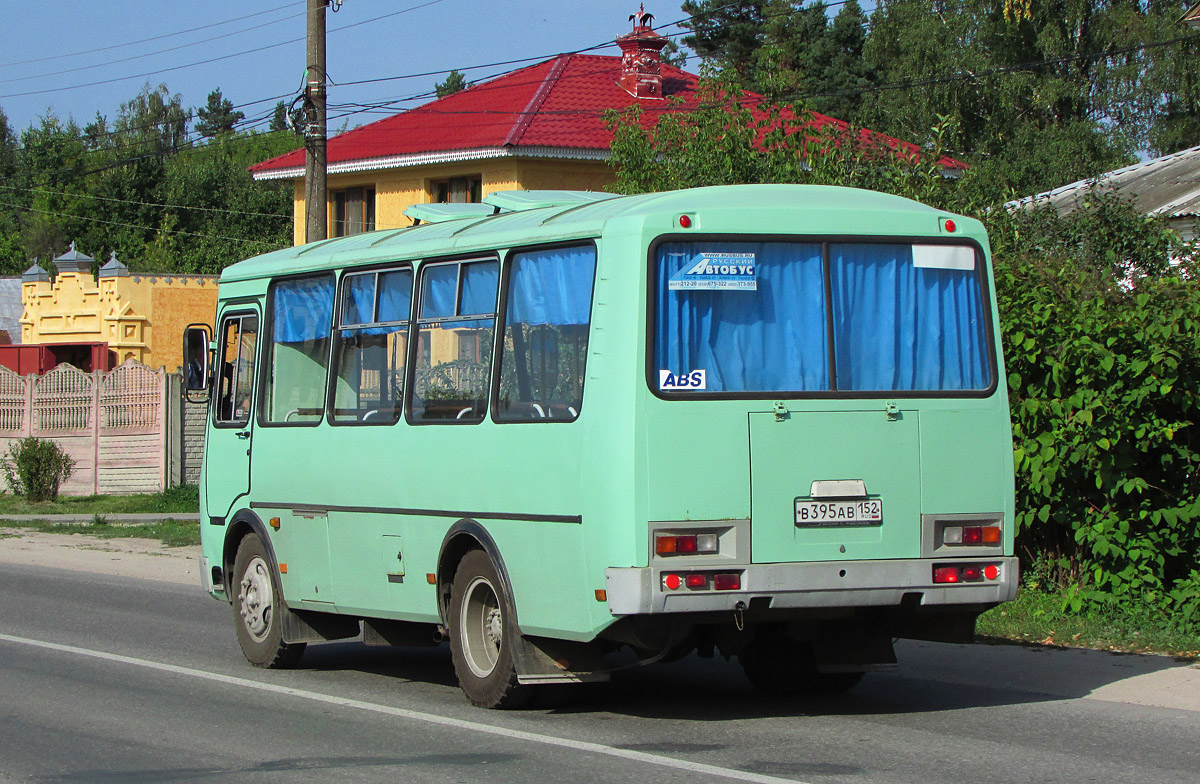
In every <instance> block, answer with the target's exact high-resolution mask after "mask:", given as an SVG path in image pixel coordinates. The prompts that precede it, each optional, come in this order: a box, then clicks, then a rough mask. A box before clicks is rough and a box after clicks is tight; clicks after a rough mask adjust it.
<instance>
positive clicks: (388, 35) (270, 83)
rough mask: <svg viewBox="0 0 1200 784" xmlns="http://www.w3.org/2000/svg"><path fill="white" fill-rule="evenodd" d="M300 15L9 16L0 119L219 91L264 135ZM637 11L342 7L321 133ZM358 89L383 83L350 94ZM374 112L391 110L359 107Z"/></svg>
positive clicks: (555, 2)
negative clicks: (147, 95) (454, 74)
mask: <svg viewBox="0 0 1200 784" xmlns="http://www.w3.org/2000/svg"><path fill="white" fill-rule="evenodd" d="M645 6H646V11H648V12H650V13H653V14H654V15H655V22H654V24H655V26H656V27H660V26H662V25H665V24H668V23H671V22H675V21H677V20H679V19H681V18H682V17H683V16H684V14H683V13H682V12H681V11H680V3H679V0H648V2H646V3H645ZM305 7H306V0H202V1H201V2H184V1H183V0H111V1H110V2H107V3H104V2H96V0H38V2H26V3H20V4H14V7H13V8H11V9H10V12H9V13H8V14H6V15H5V19H4V23H3V25H0V109H3V110H4V112H5V114H7V115H8V119H9V124H10V126H11V127H12V128H14V129H15V130H16V131H17V132H18V133H19V132H20V131H21V130H22V129H24V128H26V127H28V126H29V125H30V124H36V123H38V122H39V118H40V117H41V116H43V115H45V114H47V112H53V113H55V114H56V115H58V117H60V118H62V119H64V120H65V119H66V118H68V117H70V118H73V119H74V120H75V121H76V122H77V123H79V124H80V125H84V124H86V123H88V122H91V121H92V120H93V119H95V117H96V114H97V113H99V114H101V115H104V116H105V117H107V118H108V120H109V122H110V123H111V122H112V120H113V119H114V118H115V117H116V116H117V112H118V109H119V108H120V105H121V104H122V103H123V102H125V101H128V100H130V99H131V98H133V97H134V96H135V95H137V93H138V92H139V91H140V90H141V89H142V87H143V86H144V85H146V84H147V83H148V84H150V85H151V86H152V87H157V86H158V85H159V84H166V85H167V88H168V89H169V90H170V92H171V93H173V94H174V93H178V94H180V95H181V96H182V101H183V105H184V106H185V107H198V106H203V105H205V103H206V101H207V97H208V94H209V92H211V91H212V90H213V89H215V88H217V87H220V88H221V92H222V94H223V95H224V96H225V97H226V98H227V99H229V100H230V101H232V102H233V104H234V105H235V106H237V107H238V110H239V111H241V112H243V113H244V114H245V115H246V122H247V124H251V123H252V122H253V121H256V120H261V123H260V124H259V125H257V126H255V127H259V128H265V126H266V123H267V122H268V121H269V119H270V116H271V113H272V112H273V110H274V107H275V104H276V102H278V101H280V100H283V101H284V102H285V103H290V102H291V99H292V98H293V97H294V96H295V95H296V94H297V93H298V92H299V90H300V88H301V84H302V80H303V75H304V65H305V43H304V37H305V20H304V11H305ZM637 10H638V2H634V1H633V0H344V2H343V3H342V5H341V8H340V10H339V11H337V12H336V13H334V12H332V11H327V12H326V28H327V30H328V37H327V48H328V53H327V57H328V72H329V77H330V80H331V82H332V84H331V85H330V87H329V104H330V111H329V128H330V130H331V131H337V130H339V129H341V128H342V127H344V126H345V127H351V128H352V127H355V126H357V125H362V124H365V123H368V122H372V121H374V120H377V119H380V118H382V117H385V116H387V115H388V114H391V113H394V112H396V111H399V110H400V109H402V108H409V107H413V106H417V105H419V104H421V103H424V102H425V101H427V100H430V98H429V96H426V95H425V94H426V93H431V92H432V90H433V87H434V85H435V83H437V82H439V81H442V80H444V79H445V73H446V72H448V71H449V70H450V69H454V68H457V69H458V70H460V71H462V72H463V73H464V75H465V76H466V77H467V79H468V80H469V81H477V80H482V79H484V78H486V77H488V76H492V75H496V74H500V73H504V72H507V71H509V70H512V69H516V68H520V67H523V66H525V65H530V64H533V63H535V62H539V61H541V60H545V59H548V58H549V57H552V56H554V55H555V54H558V53H560V52H572V51H578V50H582V49H588V48H590V47H594V46H597V45H600V44H605V43H608V42H611V41H612V40H613V39H614V38H616V37H617V36H618V35H623V34H625V33H627V32H629V31H630V30H632V23H631V22H630V21H629V15H630V14H632V13H634V12H635V11H637ZM673 31H674V32H678V31H679V28H678V27H674V26H672V27H668V28H661V27H660V30H659V32H661V33H663V34H670V33H671V32H673ZM595 51H597V53H599V54H612V55H616V54H617V53H618V50H617V48H616V47H615V46H611V47H609V48H605V49H599V50H595ZM514 60H522V62H510V61H514ZM501 63H505V64H501ZM693 63H694V61H693ZM691 64H692V63H690V64H689V65H691ZM477 66H482V67H477ZM394 77H405V78H394ZM367 80H382V81H371V82H370V83H367V84H351V83H352V82H364V81H367ZM414 96H422V97H420V98H416V99H414ZM403 99H410V100H403ZM384 101H395V103H392V104H390V105H389V106H387V107H383V108H374V107H373V108H371V109H370V110H364V109H363V108H362V106H361V105H362V104H377V103H380V102H384Z"/></svg>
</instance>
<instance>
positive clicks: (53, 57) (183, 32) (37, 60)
mask: <svg viewBox="0 0 1200 784" xmlns="http://www.w3.org/2000/svg"><path fill="white" fill-rule="evenodd" d="M291 7H292V4H291V3H288V4H287V5H281V6H279V7H278V8H270V9H268V10H266V11H258V12H256V13H253V14H244V15H242V16H235V17H234V18H232V19H226V20H225V21H223V22H213V23H211V24H206V25H201V26H200V27H192V28H190V29H187V30H180V31H179V32H175V33H164V34H163V35H156V36H153V37H151V38H143V39H141V40H138V41H129V42H127V43H123V44H112V45H111V46H99V47H95V48H92V49H88V50H87V51H86V52H70V53H68V54H54V55H50V56H48V57H38V58H35V59H33V60H18V61H15V62H11V63H0V68H7V67H9V66H12V65H29V64H31V63H44V62H46V61H48V60H62V59H64V58H67V57H79V56H81V55H85V54H93V53H95V52H107V51H111V50H113V49H121V48H124V47H126V46H137V45H138V44H146V43H150V42H151V41H161V40H163V39H164V38H174V37H175V36H177V35H187V34H188V33H195V32H198V31H200V30H208V29H210V28H213V27H220V26H221V25H227V24H233V23H234V22H239V21H241V20H243V19H253V18H254V17H256V16H262V15H264V14H273V13H275V12H276V11H282V10H283V9H285V8H291Z"/></svg>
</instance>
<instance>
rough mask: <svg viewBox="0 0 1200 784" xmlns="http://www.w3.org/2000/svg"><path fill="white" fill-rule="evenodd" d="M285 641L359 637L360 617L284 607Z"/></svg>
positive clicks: (321, 640) (319, 640) (320, 640)
mask: <svg viewBox="0 0 1200 784" xmlns="http://www.w3.org/2000/svg"><path fill="white" fill-rule="evenodd" d="M282 620H283V641H284V642H324V641H325V640H345V639H348V638H350V637H357V636H358V633H359V631H361V630H360V629H359V626H358V619H357V618H351V617H349V616H346V615H334V614H333V613H323V612H317V611H315V610H293V609H291V608H290V607H287V606H284V607H283V618H282Z"/></svg>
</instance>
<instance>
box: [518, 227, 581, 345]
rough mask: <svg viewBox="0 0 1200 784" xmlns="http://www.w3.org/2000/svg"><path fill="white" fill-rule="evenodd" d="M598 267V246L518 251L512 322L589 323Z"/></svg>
mask: <svg viewBox="0 0 1200 784" xmlns="http://www.w3.org/2000/svg"><path fill="white" fill-rule="evenodd" d="M595 271H596V249H595V248H593V247H592V246H590V245H588V246H584V247H579V248H555V249H553V250H544V251H535V252H532V253H518V254H516V255H515V256H514V257H513V272H512V277H511V281H512V282H511V283H510V286H511V288H510V290H509V292H508V323H509V324H528V325H531V326H540V325H546V324H552V325H556V326H565V325H568V324H571V325H586V324H587V323H588V317H589V315H590V314H591V310H592V280H593V278H594V277H595Z"/></svg>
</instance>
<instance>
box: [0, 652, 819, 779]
mask: <svg viewBox="0 0 1200 784" xmlns="http://www.w3.org/2000/svg"><path fill="white" fill-rule="evenodd" d="M0 641H4V642H9V643H13V644H16V645H28V646H30V647H33V648H41V649H43V650H49V651H57V652H59V653H69V654H74V655H76V656H86V657H89V658H93V659H100V660H102V661H109V662H115V663H118V664H128V665H132V666H134V667H142V668H145V669H150V670H157V671H159V672H169V673H172V674H174V675H185V676H187V677H190V678H199V679H201V680H207V681H213V682H215V683H223V684H226V685H228V686H238V687H241V688H245V689H255V690H257V691H262V692H270V693H272V694H281V695H284V696H287V697H298V698H300V699H306V700H312V701H313V702H321V703H325V704H327V705H338V706H341V707H343V708H354V709H356V710H362V711H370V712H372V713H380V714H383V715H386V716H395V717H397V718H401V719H408V720H410V721H420V722H424V723H426V724H434V725H438V726H442V727H452V728H454V729H458V730H467V731H470V732H480V733H483V734H485V735H496V736H499V737H502V738H510V739H512V740H522V741H526V742H529V743H540V744H542V745H544V746H557V747H559V748H564V749H571V750H574V751H584V752H589V753H592V754H602V755H605V756H609V757H617V758H620V759H624V760H629V761H632V762H641V763H646V764H649V765H657V766H659V767H663V768H673V769H675V770H685V771H690V772H692V773H700V774H704V775H708V776H717V777H719V778H725V779H732V780H734V781H747V782H754V783H755V784H805V782H801V781H797V780H796V779H784V778H779V777H777V776H766V775H763V774H760V773H751V772H749V771H744V770H737V769H736V768H722V767H719V766H717V765H706V764H704V763H702V762H689V761H687V760H681V759H675V758H673V757H663V756H660V755H657V754H649V753H647V752H644V751H634V750H631V749H621V748H617V747H615V746H606V745H604V744H602V743H589V742H588V741H582V740H573V739H571V738H559V737H556V736H554V735H543V734H541V733H537V732H525V731H523V730H513V729H508V728H506V727H494V726H492V725H490V724H483V723H481V722H476V721H466V720H465V719H453V718H450V717H448V716H439V715H437V714H435V713H424V712H422V711H414V710H408V709H407V708H393V707H391V706H388V705H379V704H377V703H373V702H364V701H362V700H352V699H348V698H346V697H334V696H332V695H328V694H321V693H319V692H312V691H306V690H304V689H293V688H290V687H287V686H276V685H274V684H271V683H259V682H258V681H252V680H247V679H245V678H237V677H234V676H232V675H221V674H220V673H215V672H206V671H204V670H195V669H192V668H190V667H180V666H179V665H176V664H166V663H164V662H156V661H150V660H149V659H137V658H134V657H132V656H121V655H120V654H116V653H105V652H104V651H92V650H88V649H87V648H78V647H75V646H73V645H62V644H60V643H54V642H46V641H43V640H31V639H29V638H26V637H16V636H14V635H11V634H2V633H0Z"/></svg>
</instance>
